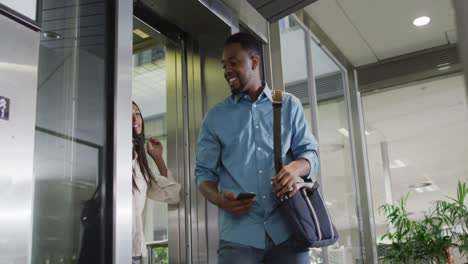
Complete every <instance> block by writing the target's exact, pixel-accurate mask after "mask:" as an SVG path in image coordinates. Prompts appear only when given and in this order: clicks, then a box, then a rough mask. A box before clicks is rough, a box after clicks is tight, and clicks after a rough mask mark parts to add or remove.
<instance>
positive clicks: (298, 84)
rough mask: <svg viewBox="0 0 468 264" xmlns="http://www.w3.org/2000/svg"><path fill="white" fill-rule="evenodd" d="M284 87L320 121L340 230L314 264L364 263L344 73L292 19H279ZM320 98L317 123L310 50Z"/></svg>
mask: <svg viewBox="0 0 468 264" xmlns="http://www.w3.org/2000/svg"><path fill="white" fill-rule="evenodd" d="M280 32H281V49H282V52H281V53H282V60H283V79H284V83H285V90H286V91H287V92H290V93H292V94H294V95H296V96H297V97H298V98H299V99H301V101H302V103H303V106H304V112H305V115H306V121H307V124H308V127H309V128H312V127H314V125H317V127H318V135H316V136H317V138H318V141H319V147H320V148H319V149H320V168H321V173H320V176H319V178H318V180H319V181H321V183H322V191H323V193H324V196H325V199H326V204H327V206H328V208H329V211H330V214H331V215H332V218H333V220H334V223H335V225H336V228H337V229H338V232H339V234H340V239H339V240H338V242H337V243H336V244H334V245H332V246H330V247H328V248H327V249H326V250H324V252H322V250H321V249H314V250H312V251H311V263H346V264H347V263H361V262H362V259H361V245H360V236H359V226H358V219H357V211H356V210H357V205H356V201H357V199H356V193H355V187H354V174H353V165H352V164H353V163H352V150H351V145H350V138H349V135H348V133H349V131H350V130H349V125H348V112H347V109H346V103H345V97H344V84H343V80H344V76H343V73H342V71H341V69H340V68H339V67H338V66H337V65H336V64H335V62H334V61H333V60H332V59H331V58H330V57H329V56H328V55H327V54H326V53H325V52H324V51H323V50H322V49H321V48H320V47H319V46H318V45H317V44H316V43H315V42H314V41H313V40H312V41H311V43H312V44H311V45H312V46H311V47H306V45H307V44H306V41H305V37H306V32H305V31H304V29H303V28H302V27H301V26H300V25H298V24H297V23H296V22H295V21H294V20H293V19H291V18H285V19H282V20H281V21H280ZM306 48H308V49H310V52H311V53H312V65H313V71H314V78H315V79H314V81H315V87H316V91H317V92H316V93H317V94H316V96H317V99H318V106H317V111H318V112H317V115H318V120H317V124H315V123H312V122H313V120H312V116H311V113H312V110H311V105H313V104H311V103H310V99H309V93H310V89H309V87H310V86H311V85H312V84H310V83H308V74H309V70H308V67H307V57H308V53H307V51H306Z"/></svg>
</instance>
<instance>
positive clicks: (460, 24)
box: [453, 0, 468, 100]
mask: <svg viewBox="0 0 468 264" xmlns="http://www.w3.org/2000/svg"><path fill="white" fill-rule="evenodd" d="M453 6H454V9H455V21H456V27H457V33H458V50H459V52H460V56H461V59H462V64H463V71H464V72H465V96H466V98H467V100H468V16H467V15H466V14H468V1H466V0H453Z"/></svg>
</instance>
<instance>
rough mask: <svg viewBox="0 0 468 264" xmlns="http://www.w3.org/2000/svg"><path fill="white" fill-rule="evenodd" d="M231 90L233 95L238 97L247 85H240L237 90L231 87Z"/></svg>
mask: <svg viewBox="0 0 468 264" xmlns="http://www.w3.org/2000/svg"><path fill="white" fill-rule="evenodd" d="M230 88H231V94H232V95H238V94H240V93H242V92H243V91H244V88H245V85H240V86H239V87H237V88H233V87H230Z"/></svg>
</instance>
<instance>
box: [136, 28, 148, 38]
mask: <svg viewBox="0 0 468 264" xmlns="http://www.w3.org/2000/svg"><path fill="white" fill-rule="evenodd" d="M133 33H135V35H137V36H139V37H140V38H142V39H146V38H149V35H148V34H146V33H145V32H143V31H142V30H140V29H138V28H135V29H134V30H133Z"/></svg>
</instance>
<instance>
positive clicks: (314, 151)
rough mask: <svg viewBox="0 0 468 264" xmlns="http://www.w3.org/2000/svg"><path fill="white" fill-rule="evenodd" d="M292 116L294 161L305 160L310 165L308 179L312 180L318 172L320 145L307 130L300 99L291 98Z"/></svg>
mask: <svg viewBox="0 0 468 264" xmlns="http://www.w3.org/2000/svg"><path fill="white" fill-rule="evenodd" d="M291 100H293V101H292V102H291V103H292V105H291V107H292V109H291V110H292V114H293V119H292V122H293V125H292V128H293V131H292V132H293V133H292V142H291V150H292V154H293V159H294V160H298V159H305V160H307V161H308V162H309V164H310V172H309V175H307V176H306V177H307V178H311V177H312V176H314V175H315V174H317V172H318V168H319V159H318V143H317V140H316V139H315V137H314V136H313V135H312V133H311V132H310V131H309V129H308V128H307V124H306V120H305V118H304V110H303V109H302V104H301V103H300V101H299V99H297V98H291Z"/></svg>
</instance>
